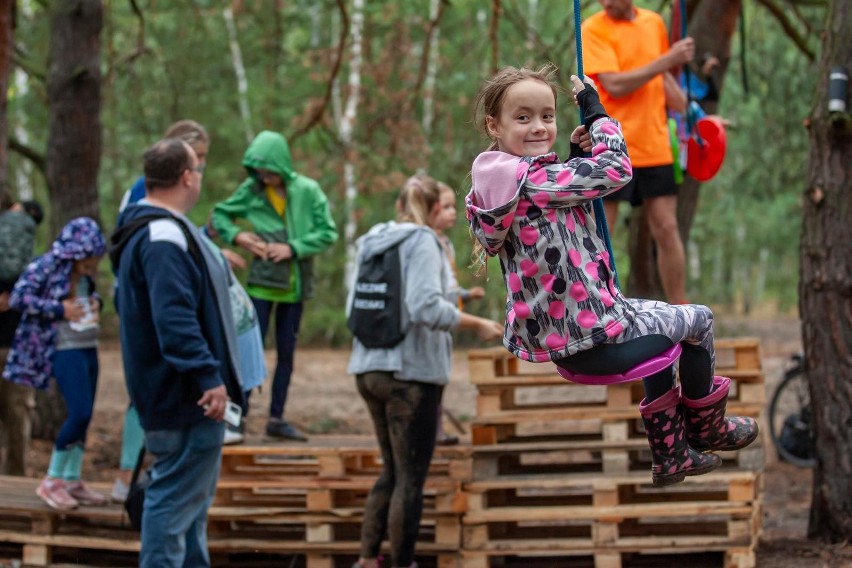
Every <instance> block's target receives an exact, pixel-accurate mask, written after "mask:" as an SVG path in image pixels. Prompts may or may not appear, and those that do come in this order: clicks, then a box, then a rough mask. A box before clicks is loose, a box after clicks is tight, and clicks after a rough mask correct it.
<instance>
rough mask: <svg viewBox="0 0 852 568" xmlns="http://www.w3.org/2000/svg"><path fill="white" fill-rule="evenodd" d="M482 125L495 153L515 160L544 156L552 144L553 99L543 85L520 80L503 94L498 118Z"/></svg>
mask: <svg viewBox="0 0 852 568" xmlns="http://www.w3.org/2000/svg"><path fill="white" fill-rule="evenodd" d="M485 121H486V127H487V129H488V134H489V135H490V136H491V137H492V138H493V139H494V140H495V141H497V147H498V149H499V150H501V151H503V152H507V153H509V154H514V155H515V156H540V155H542V154H547V153H548V152H550V150H551V148H553V143H554V141H555V140H556V98H555V97H554V96H553V91H552V90H551V88H550V86H549V85H548V84H547V83H544V82H542V81H539V80H537V79H524V80H523V81H519V82H518V83H515V84H514V85H512V86H511V87H509V88H508V89H507V90H506V94H505V96H504V98H503V103H502V105H501V108H500V114H499V115H498V116H487V117H486V118H485Z"/></svg>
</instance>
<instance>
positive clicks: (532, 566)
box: [461, 543, 757, 568]
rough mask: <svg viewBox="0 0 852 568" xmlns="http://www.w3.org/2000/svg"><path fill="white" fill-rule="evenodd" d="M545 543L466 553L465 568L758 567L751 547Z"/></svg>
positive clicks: (463, 559) (463, 555)
mask: <svg viewBox="0 0 852 568" xmlns="http://www.w3.org/2000/svg"><path fill="white" fill-rule="evenodd" d="M547 544H548V543H542V547H541V548H540V549H538V550H534V551H532V550H531V551H529V552H525V553H515V552H512V551H505V552H498V553H493V554H491V553H487V552H478V551H472V552H471V551H463V552H462V560H461V562H462V566H463V568H671V567H677V566H714V567H717V568H756V567H757V564H756V559H755V552H754V550H753V549H751V548H730V549H725V550H720V551H708V550H703V549H701V546H696V550H694V551H690V550H687V549H684V548H678V549H670V550H668V551H667V552H627V551H619V550H606V551H604V550H585V551H581V550H574V551H554V550H553V549H551V548H549V547H548V546H547Z"/></svg>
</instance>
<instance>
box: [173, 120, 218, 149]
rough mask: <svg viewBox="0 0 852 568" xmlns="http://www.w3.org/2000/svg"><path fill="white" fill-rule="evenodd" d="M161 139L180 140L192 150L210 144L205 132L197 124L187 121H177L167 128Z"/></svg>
mask: <svg viewBox="0 0 852 568" xmlns="http://www.w3.org/2000/svg"><path fill="white" fill-rule="evenodd" d="M163 138H180V139H181V140H183V141H184V142H186V143H187V144H189V145H190V146H191V147H192V149H193V150H195V149H196V146H197V145H198V144H205V145H209V144H210V137H209V136H208V135H207V130H206V129H205V128H204V127H203V126H201V125H200V124H199V123H197V122H195V121H194V120H189V119H184V120H179V121H177V122H175V123H174V124H172V125H171V126H169V128H168V130H166V133H165V134H164V135H163Z"/></svg>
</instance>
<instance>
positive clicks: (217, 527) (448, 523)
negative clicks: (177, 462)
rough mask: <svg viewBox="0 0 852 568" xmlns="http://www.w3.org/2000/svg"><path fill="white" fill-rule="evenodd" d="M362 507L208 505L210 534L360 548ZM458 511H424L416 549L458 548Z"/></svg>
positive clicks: (213, 536) (211, 535)
mask: <svg viewBox="0 0 852 568" xmlns="http://www.w3.org/2000/svg"><path fill="white" fill-rule="evenodd" d="M363 521H364V515H363V508H362V507H352V508H336V509H334V510H331V511H328V512H307V511H305V510H304V509H293V508H281V507H211V509H210V520H209V522H208V527H209V528H208V534H209V536H210V538H211V539H212V538H218V537H221V538H224V539H252V540H258V541H270V542H279V543H285V542H288V543H293V544H295V545H296V546H303V545H317V546H318V547H319V548H320V549H322V547H323V545H326V544H334V545H340V546H343V547H344V549H347V550H355V551H357V550H358V549H359V548H360V537H361V524H362V523H363ZM460 535H461V515H460V514H456V513H435V512H433V511H424V513H423V517H422V519H421V529H420V532H419V534H418V544H417V546H418V549H419V548H420V547H422V546H424V545H429V546H430V548H429V549H430V550H432V551H442V552H451V551H455V550H458V549H459V544H460Z"/></svg>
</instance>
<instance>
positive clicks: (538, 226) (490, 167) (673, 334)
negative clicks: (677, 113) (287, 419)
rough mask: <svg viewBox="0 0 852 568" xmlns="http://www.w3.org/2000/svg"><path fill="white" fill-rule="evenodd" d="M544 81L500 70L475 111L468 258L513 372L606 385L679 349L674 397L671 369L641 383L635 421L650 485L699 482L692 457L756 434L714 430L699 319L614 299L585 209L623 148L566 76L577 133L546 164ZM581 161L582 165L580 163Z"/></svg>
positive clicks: (542, 74) (707, 336)
mask: <svg viewBox="0 0 852 568" xmlns="http://www.w3.org/2000/svg"><path fill="white" fill-rule="evenodd" d="M554 71H555V69H554V68H553V67H552V66H544V67H542V68H540V69H538V70H532V69H527V68H521V69H517V68H513V67H507V68H505V69H503V70H502V71H500V72H498V73H497V74H496V75H495V76H494V77H492V78H491V79H490V80H488V81H487V82H486V83H485V84H484V86H483V87H482V89H481V90H480V92H479V94H478V96H477V99H476V111H477V119H476V120H477V124H480V125H481V126H482V127H483V128H484V130H485V133H486V134H487V135H488V137H489V138H490V139H491V145H490V146H489V147H488V149H487V151H485V152H483V153H481V154H480V155H479V156H478V157H477V158H476V160H475V161H474V162H473V167H472V172H471V174H472V180H473V188H472V189H471V192H470V193H469V194H468V196H467V215H468V219H469V221H470V227H471V231H472V232H473V234H474V235H475V236H476V238H477V240H478V242H479V246H481V247H482V249H484V252H485V253H487V254H489V255H496V256H498V257H499V259H500V267H501V269H502V272H503V279H504V281H505V284H506V290H507V304H506V327H505V333H504V337H503V344H504V345H505V346H506V348H507V349H509V350H510V351H511V352H512V353H514V354H515V356H517V357H518V358H520V359H524V360H527V361H532V362H544V361H553V362H554V363H556V365H559V366H560V367H563V368H565V369H567V370H569V371H572V372H583V373H588V374H596V375H609V374H615V373H621V372H624V371H626V370H628V369H630V368H632V367H634V366H636V365H637V364H639V363H641V362H643V361H645V360H647V359H649V358H651V357H654V356H656V355H658V354H660V353H662V352H663V351H665V350H666V349H668V348H670V347H672V346H673V345H674V344H675V343H678V342H679V343H681V345H682V347H683V354H682V356H681V358H680V376H681V386H680V387H678V386H675V381H674V378H675V375H674V372H673V368H671V367H669V368H668V369H666V370H664V371H662V372H660V373H657V374H655V375H652V376H650V377H648V378H646V379H644V386H645V399H644V400H643V401H642V402H641V403H640V405H639V410H640V413H641V415H642V419H643V421H644V423H645V429H646V430H647V434H648V441H649V444H650V446H651V454H652V462H653V467H652V478H653V482H654V485H670V484H673V483H677V482H679V481H682V480H683V478H684V476H686V475H700V474H703V473H707V472H709V471H711V470H713V469H715V468H717V467H718V466H719V465H720V464H721V460H720V458H719V457H718V456H716V455H713V454H704V453H701V452H706V451H715V450H735V449H739V448H742V447H745V446H747V445H748V444H750V443H751V442H752V441H754V439H755V438H756V437H757V423H756V422H755V421H754V420H753V419H751V418H732V419H731V418H728V419H726V418H725V404H726V400H727V395H728V389H729V386H730V379H728V378H724V377H714V376H713V369H714V358H715V356H714V351H713V327H712V323H713V319H712V317H713V316H712V313H711V312H710V310H709V309H708V308H707V307H705V306H700V305H694V304H689V305H669V304H666V303H663V302H658V301H650V300H638V299H632V298H626V297H624V296H623V295H622V293H621V291H620V290H619V289H618V286H617V285H616V282H615V278H614V274H613V272H612V270H611V265H612V263H611V260H610V257H609V254H608V252H607V250H606V247H605V244H604V242H603V239H602V238H601V236H600V235H599V234H598V226H597V223H596V219H595V216H594V213H593V209H592V200H594V199H596V198H598V197H601V196H603V195H606V194H608V193H612V192H614V191H617V190H618V189H620V188H621V187H623V186H624V184H626V183H627V182H628V181H630V178H631V172H632V168H631V165H630V159H629V157H628V155H627V147H626V145H625V143H624V137H623V135H622V132H621V127H620V125H619V124H618V122H616V121H615V120H613V119H612V118H610V117H609V116H607V114H606V111H605V109H604V108H603V105H601V103H600V99H599V98H598V94H597V91H596V90H595V88H594V85H593V84H592V83H590V82H586V83H585V84H584V83H583V82H581V81H580V79H579V78H577V77H576V76H572V77H571V81H572V83H573V85H574V89H573V92H574V97H575V101H576V102H577V104H578V105H580V107H581V109H582V110H583V112H584V114H583V116H585V117H586V118H585V123H584V124H583V125H581V126H578V127H577V128H576V129H575V130H574V131H573V132H572V134H571V137H570V142H571V156H570V158H569V160H568V161H565V162H562V161H560V160H559V158H558V157H557V156H556V154H555V153H553V152H551V149H552V147H553V144H554V142H555V140H556V92H557V89H556V86H555V85H554V84H553V83H552V81H551V77H552V75H553V73H554ZM587 81H588V79H587ZM584 151H586V152H588V151H591V157H588V158H584V157H582V156H583V152H584ZM480 256H482V255H480ZM681 389H682V391H683V392H682V393H681Z"/></svg>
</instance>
